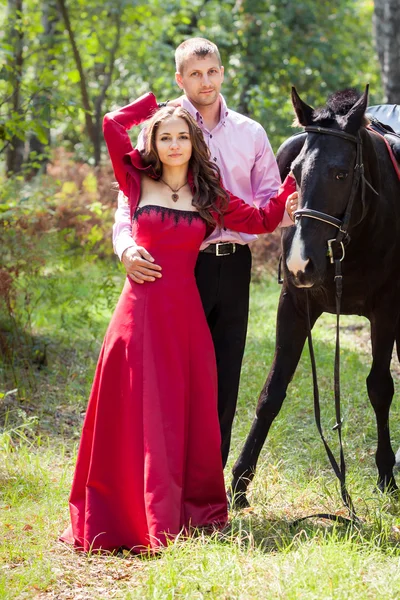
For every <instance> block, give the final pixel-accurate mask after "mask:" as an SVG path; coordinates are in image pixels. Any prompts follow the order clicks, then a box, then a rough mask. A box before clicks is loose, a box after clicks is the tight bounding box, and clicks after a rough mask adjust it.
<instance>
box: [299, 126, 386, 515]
mask: <svg viewBox="0 0 400 600" xmlns="http://www.w3.org/2000/svg"><path fill="white" fill-rule="evenodd" d="M305 131H306V132H307V133H318V134H326V135H334V136H336V137H340V138H342V139H344V140H347V141H349V142H351V143H354V144H356V146H357V149H356V164H355V166H354V177H353V183H352V188H351V191H350V196H349V200H348V203H347V207H346V211H345V214H344V217H343V219H342V220H340V219H337V218H336V217H332V216H331V215H327V214H326V213H323V212H319V211H316V210H311V209H307V208H304V209H299V210H296V211H295V213H294V217H295V219H296V221H298V220H299V219H302V218H310V219H316V220H318V221H322V222H324V223H327V224H328V225H332V226H333V227H335V228H336V229H337V230H338V232H337V235H336V238H331V239H329V240H327V244H328V256H329V258H330V262H331V263H332V264H334V266H335V276H334V280H335V302H336V348H335V366H334V392H335V393H334V396H335V414H336V425H335V426H334V427H333V429H334V430H337V432H338V439H339V451H340V464H338V462H337V460H336V458H335V457H334V455H333V453H332V450H331V449H330V447H329V445H328V443H327V441H326V439H325V436H324V433H323V430H322V426H321V408H320V401H319V389H318V380H317V370H316V363H315V355H314V348H313V343H312V335H311V320H310V307H309V295H308V291H307V290H306V301H307V329H308V333H307V337H308V347H309V351H310V359H311V369H312V375H313V391H314V414H315V422H316V425H317V429H318V432H319V434H320V437H321V439H322V442H323V444H324V447H325V450H326V453H327V455H328V458H329V461H330V463H331V466H332V468H333V470H334V472H335V475H336V477H337V478H338V479H339V482H340V493H341V496H342V500H343V503H344V505H345V506H346V507H347V509H348V511H349V515H350V519H348V518H345V517H341V516H339V515H330V514H325V513H318V514H315V515H309V516H307V517H302V518H300V519H296V520H295V521H294V522H293V523H292V526H295V525H297V524H298V523H300V522H301V521H303V520H304V519H308V518H310V517H319V518H324V519H330V520H332V521H337V522H340V523H347V524H349V523H350V524H352V523H355V524H358V523H359V518H358V517H357V515H356V512H355V509H354V504H353V501H352V499H351V496H350V494H349V492H348V491H347V487H346V463H345V459H344V452H343V444H342V424H343V419H342V417H341V406H340V342H339V330H340V308H341V299H342V291H343V276H342V261H343V259H344V257H345V244H347V243H349V241H350V235H349V233H348V227H349V222H350V217H351V212H352V209H353V205H354V200H355V197H356V194H357V190H358V187H359V185H360V183H361V201H362V205H363V206H365V183H367V185H369V187H370V188H371V189H372V190H373V192H374V193H375V194H377V195H378V193H377V192H376V191H375V190H374V188H373V187H372V186H371V185H370V184H369V183H368V182H367V181H366V179H365V176H364V165H363V162H362V139H361V135H360V132H358V134H357V136H354V135H350V134H349V133H345V132H344V131H336V130H332V129H327V128H325V127H316V126H309V127H305Z"/></svg>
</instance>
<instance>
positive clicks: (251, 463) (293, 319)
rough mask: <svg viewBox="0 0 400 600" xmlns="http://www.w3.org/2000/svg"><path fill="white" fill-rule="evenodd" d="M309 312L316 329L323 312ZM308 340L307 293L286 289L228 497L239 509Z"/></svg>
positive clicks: (280, 303)
mask: <svg viewBox="0 0 400 600" xmlns="http://www.w3.org/2000/svg"><path fill="white" fill-rule="evenodd" d="M310 311H311V313H312V314H311V315H310V318H311V324H312V325H313V324H314V323H315V321H316V319H317V318H318V317H319V316H320V314H321V312H322V311H321V310H320V309H319V308H317V307H316V306H314V307H313V306H312V305H311V303H310ZM306 338H307V314H306V311H305V292H304V291H303V290H298V291H297V292H296V293H295V295H292V294H291V293H290V292H288V291H287V290H286V289H283V290H282V294H281V297H280V300H279V307H278V315H277V329H276V344H275V356H274V360H273V362H272V366H271V370H270V372H269V375H268V379H267V380H266V382H265V384H264V387H263V389H262V392H261V394H260V396H259V400H258V405H257V410H256V416H255V418H254V420H253V424H252V426H251V429H250V433H249V434H248V436H247V439H246V442H245V445H244V447H243V450H242V451H241V453H240V456H239V458H238V459H237V461H236V463H235V465H234V467H233V470H232V474H233V480H232V482H231V488H230V491H229V494H230V497H231V503H232V505H233V506H234V507H236V508H243V507H245V506H248V502H247V499H246V491H247V487H248V485H249V483H250V482H251V480H252V479H253V477H254V473H255V470H256V465H257V460H258V457H259V454H260V452H261V449H262V447H263V444H264V442H265V439H266V437H267V435H268V432H269V429H270V427H271V425H272V422H273V421H274V419H275V417H276V416H277V415H278V413H279V411H280V409H281V407H282V404H283V401H284V399H285V396H286V389H287V386H288V384H289V382H290V380H291V379H292V377H293V374H294V372H295V370H296V367H297V365H298V362H299V360H300V356H301V352H302V350H303V346H304V342H305V340H306Z"/></svg>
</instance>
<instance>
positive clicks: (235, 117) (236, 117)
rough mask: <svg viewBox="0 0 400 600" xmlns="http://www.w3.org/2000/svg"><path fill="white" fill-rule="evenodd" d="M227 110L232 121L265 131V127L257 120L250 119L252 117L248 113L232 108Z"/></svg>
mask: <svg viewBox="0 0 400 600" xmlns="http://www.w3.org/2000/svg"><path fill="white" fill-rule="evenodd" d="M227 112H228V117H229V118H230V119H232V122H234V123H235V124H238V125H243V126H247V127H251V128H252V129H255V130H259V131H264V127H263V126H262V125H261V124H260V123H258V122H257V121H254V119H250V117H247V116H246V115H243V114H242V113H239V112H237V111H236V110H232V109H231V108H228V109H227Z"/></svg>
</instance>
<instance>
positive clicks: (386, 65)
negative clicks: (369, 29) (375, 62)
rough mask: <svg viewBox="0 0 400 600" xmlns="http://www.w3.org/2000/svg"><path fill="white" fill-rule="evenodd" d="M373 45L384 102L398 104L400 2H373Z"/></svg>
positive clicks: (399, 83) (390, 0) (399, 100)
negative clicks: (380, 77)
mask: <svg viewBox="0 0 400 600" xmlns="http://www.w3.org/2000/svg"><path fill="white" fill-rule="evenodd" d="M374 4H375V10H374V19H373V22H374V30H375V43H376V48H377V52H378V57H379V62H380V65H381V73H382V83H383V88H384V91H385V101H386V102H388V103H389V104H400V2H399V0H374Z"/></svg>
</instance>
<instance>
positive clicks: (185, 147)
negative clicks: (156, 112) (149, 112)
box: [155, 116, 192, 167]
mask: <svg viewBox="0 0 400 600" xmlns="http://www.w3.org/2000/svg"><path fill="white" fill-rule="evenodd" d="M155 143H156V149H157V153H158V156H159V158H160V161H161V163H162V164H163V165H166V166H170V167H180V166H183V165H185V164H187V163H188V162H189V160H190V157H191V156H192V142H191V139H190V134H189V126H188V124H187V123H186V121H185V119H182V117H177V116H172V117H170V118H169V119H167V120H166V121H162V122H161V123H160V125H159V126H158V129H157V132H156V140H155Z"/></svg>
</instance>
